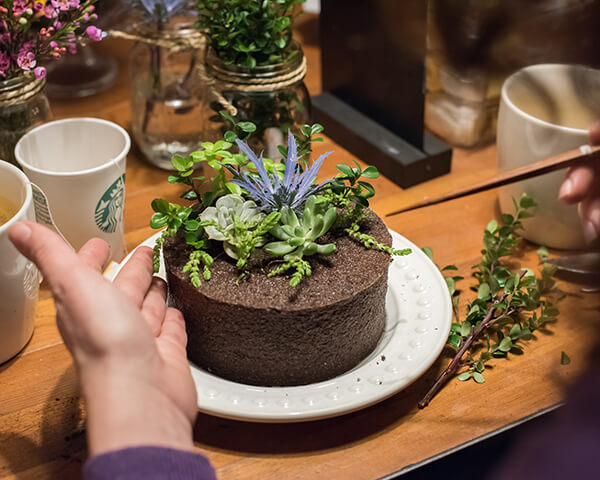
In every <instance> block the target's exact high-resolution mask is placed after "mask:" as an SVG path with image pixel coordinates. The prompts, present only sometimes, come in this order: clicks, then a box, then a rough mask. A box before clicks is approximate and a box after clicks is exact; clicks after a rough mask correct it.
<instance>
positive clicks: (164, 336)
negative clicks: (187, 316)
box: [159, 308, 187, 350]
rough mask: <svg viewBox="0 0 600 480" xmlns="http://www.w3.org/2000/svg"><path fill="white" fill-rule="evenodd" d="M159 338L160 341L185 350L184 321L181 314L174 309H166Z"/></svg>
mask: <svg viewBox="0 0 600 480" xmlns="http://www.w3.org/2000/svg"><path fill="white" fill-rule="evenodd" d="M159 337H160V339H161V340H163V341H167V342H169V343H171V344H173V345H175V346H176V347H177V348H180V349H182V350H185V346H186V344H187V333H186V332H185V320H184V319H183V315H182V313H181V312H180V311H179V310H177V309H176V308H168V309H167V313H166V315H165V320H164V322H163V324H162V328H161V330H160V335H159Z"/></svg>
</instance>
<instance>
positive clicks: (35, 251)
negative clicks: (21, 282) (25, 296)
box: [8, 221, 78, 289]
mask: <svg viewBox="0 0 600 480" xmlns="http://www.w3.org/2000/svg"><path fill="white" fill-rule="evenodd" d="M8 238H9V239H10V241H11V242H12V243H13V245H14V246H15V248H16V249H17V250H19V252H21V253H22V254H23V255H24V256H26V257H27V258H28V259H29V260H31V261H32V262H33V263H35V264H36V266H37V267H38V268H39V269H40V271H41V272H42V275H43V276H44V278H45V279H46V280H48V282H49V283H50V285H51V286H52V287H53V289H54V286H57V285H58V284H59V283H60V279H61V278H65V277H68V276H69V274H70V273H71V271H72V269H73V268H76V266H77V264H78V258H77V254H76V253H75V252H74V251H73V250H72V249H71V247H70V246H69V245H67V244H66V243H65V241H64V240H63V239H62V238H60V237H59V236H58V235H57V234H56V233H54V232H53V231H52V230H50V229H48V228H46V227H44V226H42V225H39V224H37V223H35V222H30V221H24V222H17V223H16V224H15V225H13V227H12V228H11V229H10V230H9V232H8Z"/></svg>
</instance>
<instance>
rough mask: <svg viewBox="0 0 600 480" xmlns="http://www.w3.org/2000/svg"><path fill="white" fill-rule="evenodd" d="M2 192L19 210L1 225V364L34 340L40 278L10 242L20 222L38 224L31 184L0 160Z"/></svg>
mask: <svg viewBox="0 0 600 480" xmlns="http://www.w3.org/2000/svg"><path fill="white" fill-rule="evenodd" d="M0 192H1V194H2V196H3V197H5V198H7V199H8V200H10V201H11V202H12V203H13V204H14V205H16V206H17V207H19V210H18V212H17V213H16V214H15V215H14V216H13V217H12V218H11V219H10V220H8V222H6V223H5V224H3V225H0V363H3V362H5V361H7V360H9V359H10V358H12V357H14V356H15V355H16V354H17V353H19V352H20V351H21V349H22V348H23V347H24V346H25V344H26V343H27V342H28V341H29V339H30V338H31V335H32V333H33V321H34V317H35V305H36V302H37V298H38V289H39V275H38V271H37V268H36V267H35V265H34V264H33V263H31V262H30V261H29V260H27V259H26V258H25V257H24V256H23V255H21V254H20V253H19V252H18V251H17V249H16V248H15V247H14V246H13V244H12V243H11V242H10V240H9V239H8V231H9V230H10V228H11V227H12V226H13V225H14V224H15V223H16V222H18V221H20V220H35V214H34V210H33V199H32V197H33V195H32V191H31V186H30V185H29V180H28V179H27V177H26V176H25V174H24V173H23V172H21V170H19V169H18V168H17V167H15V166H14V165H11V164H10V163H8V162H4V161H2V160H0Z"/></svg>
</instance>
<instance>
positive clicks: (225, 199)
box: [200, 193, 265, 260]
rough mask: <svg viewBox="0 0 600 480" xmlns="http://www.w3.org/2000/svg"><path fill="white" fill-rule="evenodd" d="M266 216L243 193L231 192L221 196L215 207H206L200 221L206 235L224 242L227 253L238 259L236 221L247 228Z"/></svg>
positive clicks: (255, 224)
mask: <svg viewBox="0 0 600 480" xmlns="http://www.w3.org/2000/svg"><path fill="white" fill-rule="evenodd" d="M264 218H265V214H264V213H262V212H261V211H260V209H259V208H258V207H257V206H256V203H254V202H253V201H252V200H244V199H243V198H242V196H241V195H236V194H233V193H232V194H229V195H224V196H222V197H219V199H218V200H217V202H216V203H215V206H214V207H207V208H205V209H204V210H203V211H202V213H201V214H200V222H201V225H202V226H203V227H204V232H205V233H206V236H207V237H208V238H209V239H211V240H218V241H221V242H223V249H224V250H225V253H226V254H227V255H228V256H230V257H231V258H233V259H236V260H237V259H238V257H239V255H238V249H237V245H236V244H237V241H236V229H235V227H236V222H237V223H238V224H242V225H244V227H246V229H251V228H253V227H255V226H257V225H258V224H259V223H260V222H262V220H263V219H264Z"/></svg>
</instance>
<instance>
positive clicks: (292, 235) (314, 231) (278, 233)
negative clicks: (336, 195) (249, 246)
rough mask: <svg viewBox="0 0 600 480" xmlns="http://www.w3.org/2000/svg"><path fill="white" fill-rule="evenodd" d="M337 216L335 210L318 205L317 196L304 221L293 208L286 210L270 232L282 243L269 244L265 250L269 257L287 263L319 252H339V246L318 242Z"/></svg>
mask: <svg viewBox="0 0 600 480" xmlns="http://www.w3.org/2000/svg"><path fill="white" fill-rule="evenodd" d="M336 215H337V213H336V209H335V207H328V208H327V207H325V208H323V207H322V205H321V204H317V200H316V198H315V197H314V196H311V197H309V198H308V200H307V201H306V205H305V207H304V212H303V213H302V217H301V218H300V219H299V218H298V217H297V215H296V213H295V212H294V210H293V209H291V208H289V207H283V208H282V209H281V219H280V221H279V222H280V224H279V225H277V226H275V227H274V228H272V229H271V231H270V232H269V233H270V234H271V235H273V236H274V237H275V238H278V239H279V240H281V241H280V242H270V243H267V244H266V245H265V246H264V248H263V249H264V251H265V252H267V253H268V254H269V255H273V256H277V257H279V256H283V259H284V260H285V261H290V260H292V259H294V258H302V257H303V256H305V255H306V256H309V255H314V254H315V253H318V254H321V255H329V254H331V253H333V252H335V244H334V243H327V244H319V243H316V240H317V239H318V238H319V237H321V236H323V235H325V234H326V233H327V232H328V231H329V229H330V228H331V226H332V225H333V222H334V221H335V218H336Z"/></svg>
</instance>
